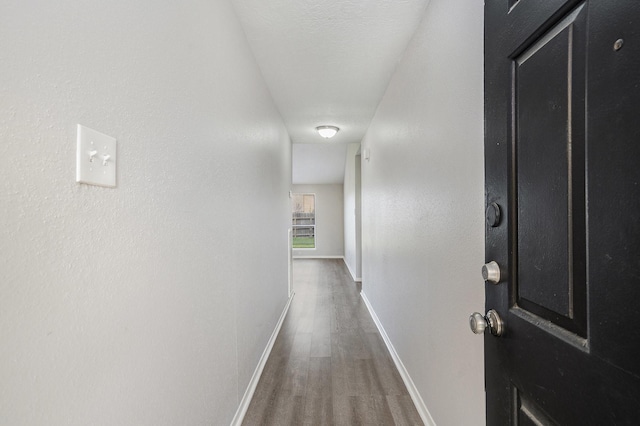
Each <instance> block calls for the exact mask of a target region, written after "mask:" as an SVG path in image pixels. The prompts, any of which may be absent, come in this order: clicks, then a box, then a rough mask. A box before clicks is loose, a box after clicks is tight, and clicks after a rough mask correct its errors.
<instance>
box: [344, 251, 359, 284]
mask: <svg viewBox="0 0 640 426" xmlns="http://www.w3.org/2000/svg"><path fill="white" fill-rule="evenodd" d="M342 260H344V264H345V266H346V267H347V270H348V271H349V274H351V278H352V279H353V281H355V282H357V283H361V282H362V278H358V277H356V274H354V273H353V271H352V270H351V267H350V266H349V263H347V259H346V258H344V257H342Z"/></svg>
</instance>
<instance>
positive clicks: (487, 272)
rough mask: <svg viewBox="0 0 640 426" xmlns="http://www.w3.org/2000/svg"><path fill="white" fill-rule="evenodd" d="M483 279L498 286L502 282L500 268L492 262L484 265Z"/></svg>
mask: <svg viewBox="0 0 640 426" xmlns="http://www.w3.org/2000/svg"><path fill="white" fill-rule="evenodd" d="M482 278H483V279H484V280H485V281H489V282H490V283H494V284H498V283H499V282H500V266H499V265H498V264H497V263H496V262H495V261H494V260H492V261H491V262H489V263H485V264H484V265H482Z"/></svg>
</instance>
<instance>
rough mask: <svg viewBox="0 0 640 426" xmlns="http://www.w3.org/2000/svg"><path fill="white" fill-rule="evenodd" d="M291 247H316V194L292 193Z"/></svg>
mask: <svg viewBox="0 0 640 426" xmlns="http://www.w3.org/2000/svg"><path fill="white" fill-rule="evenodd" d="M292 220H293V227H292V236H293V248H294V249H299V248H303V249H314V248H316V196H315V194H293V213H292Z"/></svg>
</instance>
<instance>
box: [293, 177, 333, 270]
mask: <svg viewBox="0 0 640 426" xmlns="http://www.w3.org/2000/svg"><path fill="white" fill-rule="evenodd" d="M291 191H292V192H294V193H309V194H316V248H315V249H294V250H293V256H294V257H342V256H344V220H343V203H344V200H343V188H342V185H341V184H318V185H292V186H291ZM289 217H291V215H289Z"/></svg>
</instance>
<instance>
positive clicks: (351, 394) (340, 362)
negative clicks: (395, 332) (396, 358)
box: [243, 259, 423, 425]
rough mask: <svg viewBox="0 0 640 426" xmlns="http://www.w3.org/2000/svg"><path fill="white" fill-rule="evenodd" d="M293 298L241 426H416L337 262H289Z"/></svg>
mask: <svg viewBox="0 0 640 426" xmlns="http://www.w3.org/2000/svg"><path fill="white" fill-rule="evenodd" d="M294 291H295V293H296V294H295V297H294V299H293V302H292V304H291V307H290V310H289V313H288V315H287V318H286V319H285V321H284V323H283V325H282V328H281V330H280V334H279V335H278V338H277V340H276V342H275V345H274V347H273V350H272V352H271V355H270V357H269V360H268V362H267V364H266V366H265V369H264V371H263V373H262V377H261V379H260V382H259V384H258V387H257V388H256V391H255V394H254V396H253V400H252V402H251V405H250V407H249V410H248V412H247V414H246V416H245V419H244V422H243V424H244V425H302V424H305V425H320V424H323V425H329V424H335V425H358V424H363V425H370V424H376V425H394V424H396V425H421V424H423V423H422V421H421V420H420V416H419V414H418V412H417V411H416V409H415V407H414V405H413V402H412V401H411V397H410V396H409V394H408V392H407V389H406V387H405V385H404V383H403V382H402V379H401V377H400V375H399V373H398V371H397V369H396V368H395V366H394V364H393V360H392V359H391V357H390V355H389V352H388V350H387V348H386V346H385V344H384V341H383V340H382V337H381V336H380V333H379V332H378V330H377V329H376V326H375V324H374V322H373V320H372V319H371V316H370V314H369V312H368V310H367V307H366V306H365V304H364V302H363V300H362V298H361V297H360V285H359V284H355V283H354V282H353V280H352V279H351V277H350V275H349V272H348V271H347V269H346V267H345V265H344V263H343V261H342V260H341V259H296V260H295V261H294Z"/></svg>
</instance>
